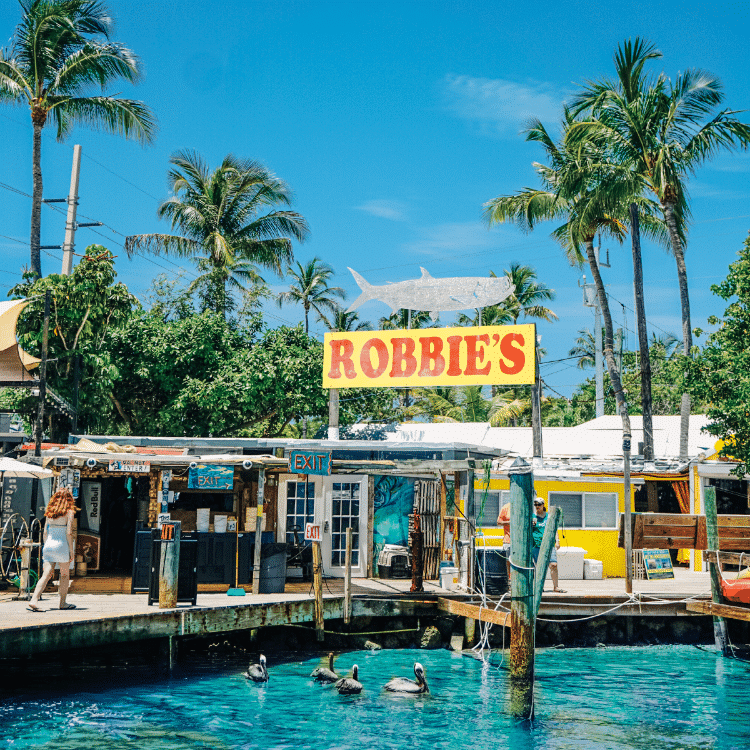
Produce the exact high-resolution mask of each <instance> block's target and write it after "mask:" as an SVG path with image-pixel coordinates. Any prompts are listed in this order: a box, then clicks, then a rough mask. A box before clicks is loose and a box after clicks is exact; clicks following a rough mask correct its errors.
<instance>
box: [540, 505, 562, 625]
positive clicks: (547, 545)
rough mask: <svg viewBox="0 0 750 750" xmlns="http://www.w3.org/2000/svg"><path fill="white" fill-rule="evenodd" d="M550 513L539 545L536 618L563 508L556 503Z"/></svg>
mask: <svg viewBox="0 0 750 750" xmlns="http://www.w3.org/2000/svg"><path fill="white" fill-rule="evenodd" d="M548 513H549V518H548V519H547V526H546V527H545V529H544V535H543V536H542V544H541V545H540V547H539V555H538V557H537V561H536V572H535V575H536V577H535V578H534V619H536V615H537V613H538V612H539V605H540V604H541V603H542V592H543V591H544V579H545V578H546V577H547V567H548V566H549V559H550V557H552V550H553V549H554V548H555V543H556V542H557V529H558V527H559V525H560V517H561V516H562V508H558V507H557V506H556V505H555V506H554V507H550V509H549V511H548Z"/></svg>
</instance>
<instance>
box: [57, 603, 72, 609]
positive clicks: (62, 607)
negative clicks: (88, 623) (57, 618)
mask: <svg viewBox="0 0 750 750" xmlns="http://www.w3.org/2000/svg"><path fill="white" fill-rule="evenodd" d="M75 608H76V605H75V604H62V605H60V609H75Z"/></svg>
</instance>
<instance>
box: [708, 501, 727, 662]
mask: <svg viewBox="0 0 750 750" xmlns="http://www.w3.org/2000/svg"><path fill="white" fill-rule="evenodd" d="M704 504H705V508H706V542H707V546H708V549H709V550H713V551H715V552H716V553H717V554H716V555H715V556H714V555H711V556H710V557H709V562H708V572H709V575H710V577H711V599H712V600H713V602H714V603H715V604H721V601H722V597H721V568H720V567H719V565H720V563H719V555H718V551H719V523H718V517H717V512H716V487H706V488H705V490H704ZM714 643H715V644H716V648H717V649H719V651H721V653H722V654H724V656H730V655H731V654H730V649H729V638H728V637H727V623H726V620H725V619H724V618H723V617H717V616H716V615H714Z"/></svg>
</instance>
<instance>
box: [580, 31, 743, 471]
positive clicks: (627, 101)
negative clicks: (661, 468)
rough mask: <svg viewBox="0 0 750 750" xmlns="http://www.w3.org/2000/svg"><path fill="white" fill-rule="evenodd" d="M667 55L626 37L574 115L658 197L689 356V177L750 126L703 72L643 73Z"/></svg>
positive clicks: (684, 422) (737, 143)
mask: <svg viewBox="0 0 750 750" xmlns="http://www.w3.org/2000/svg"><path fill="white" fill-rule="evenodd" d="M660 57H661V52H659V51H658V50H657V49H656V47H655V46H654V45H653V44H651V43H650V42H647V41H645V40H643V39H639V38H636V39H635V40H634V41H630V40H628V41H627V42H624V43H623V44H621V45H619V47H618V49H617V52H616V54H615V73H616V79H614V80H612V79H602V80H600V81H596V82H594V83H591V84H589V85H588V86H586V87H585V88H584V90H583V91H582V92H581V93H580V95H579V96H578V97H577V99H576V101H575V111H576V112H577V113H585V114H586V115H587V116H588V117H587V118H586V119H584V120H583V121H582V122H581V123H579V124H578V125H577V126H576V128H575V129H576V131H578V134H579V135H578V137H583V138H587V137H590V136H591V134H592V133H593V134H595V135H596V136H597V137H603V138H604V139H605V140H606V142H607V145H608V148H609V149H610V150H611V151H612V153H613V156H614V158H615V159H616V160H617V161H618V162H619V163H620V164H622V165H624V166H625V167H627V168H628V169H631V170H632V171H633V172H634V173H635V174H636V175H637V176H638V177H639V178H640V180H641V181H642V184H643V186H644V187H645V189H646V190H648V191H649V192H650V193H652V194H653V195H654V196H655V198H656V200H657V202H658V204H659V206H660V208H661V211H662V213H663V217H664V221H665V224H666V227H667V230H668V232H669V240H670V245H671V250H672V253H673V255H674V257H675V261H676V264H677V278H678V282H679V288H680V304H681V308H682V341H683V353H684V354H685V355H686V356H690V350H691V348H692V343H693V341H692V330H691V323H690V297H689V294H688V282H687V267H686V264H685V244H686V222H687V220H688V218H689V216H690V210H689V201H688V194H687V178H688V176H689V175H690V174H692V173H694V172H695V171H696V169H697V168H698V167H699V166H700V165H702V164H704V163H705V162H706V161H708V160H709V159H711V158H712V157H714V156H715V155H716V154H717V153H718V152H719V151H720V150H723V149H733V148H747V147H748V145H750V126H748V125H746V124H745V123H742V122H740V121H739V120H738V119H736V118H735V117H734V115H736V114H737V112H736V111H733V110H730V109H722V110H719V107H720V106H721V105H722V103H723V101H724V93H723V90H722V89H723V87H722V84H721V81H720V80H719V79H718V78H716V77H715V76H713V75H711V74H709V73H707V72H705V71H702V70H688V71H685V72H684V73H680V74H679V75H678V76H677V77H676V78H675V80H674V82H672V81H670V80H669V79H667V78H666V76H664V75H663V74H661V75H659V76H657V77H652V76H648V75H646V74H645V73H644V67H645V65H646V63H647V62H648V61H649V60H654V59H656V58H660ZM680 415H681V420H680V455H681V457H683V458H684V457H687V437H688V427H689V418H690V396H689V395H688V394H687V393H684V394H683V396H682V403H681V407H680Z"/></svg>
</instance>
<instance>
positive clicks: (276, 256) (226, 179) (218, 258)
mask: <svg viewBox="0 0 750 750" xmlns="http://www.w3.org/2000/svg"><path fill="white" fill-rule="evenodd" d="M170 163H171V164H172V169H170V170H169V172H168V182H169V189H170V191H171V192H172V193H173V195H172V197H170V198H168V199H167V200H165V201H164V202H163V203H162V204H161V206H159V210H158V215H159V218H166V219H168V220H169V221H170V222H171V224H172V229H177V230H179V231H181V232H182V234H181V235H171V234H140V235H134V236H131V237H128V238H127V239H126V240H125V249H126V250H127V252H128V254H129V255H131V256H132V255H133V254H134V253H137V252H151V253H155V254H160V253H164V254H166V255H175V256H178V257H182V258H188V259H190V260H192V261H193V262H194V263H195V264H196V265H197V267H198V271H199V272H200V275H199V277H198V279H196V280H195V281H194V282H193V284H192V287H191V291H196V290H197V291H198V293H199V298H200V300H201V302H202V308H203V309H207V310H212V311H214V312H217V313H220V314H221V315H223V316H224V317H226V316H227V314H228V313H229V312H230V311H231V310H232V309H234V301H233V299H232V292H235V291H239V292H245V291H247V285H248V284H250V285H251V286H252V285H255V284H257V283H259V282H262V278H261V277H260V275H259V273H258V271H257V268H258V267H261V268H268V269H271V270H272V271H274V272H275V273H277V274H279V275H281V270H282V267H283V265H284V263H289V262H291V260H292V258H293V253H292V242H291V240H292V239H296V240H299V241H300V242H302V241H304V240H305V238H306V237H307V235H308V233H309V230H308V227H307V222H306V221H305V219H304V218H303V217H302V216H301V215H300V214H298V213H296V212H294V211H287V210H271V211H268V212H267V213H265V211H266V210H267V209H268V208H273V207H275V206H279V205H281V206H290V205H291V202H292V194H291V191H290V189H289V186H288V185H287V184H286V183H285V182H284V181H283V180H280V179H279V178H278V177H276V175H274V174H273V173H272V172H270V171H269V170H268V169H267V168H266V167H264V166H263V165H262V164H259V163H258V162H255V161H252V160H249V159H238V158H236V157H234V156H232V155H231V154H230V155H229V156H226V157H225V158H224V161H223V162H222V163H221V165H220V166H219V167H217V168H216V169H215V170H213V171H211V170H210V169H209V167H208V165H207V164H206V162H205V161H204V160H203V159H202V157H201V156H200V155H198V154H197V153H196V152H194V151H177V152H176V153H175V154H173V155H172V157H171V158H170Z"/></svg>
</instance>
